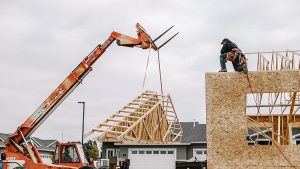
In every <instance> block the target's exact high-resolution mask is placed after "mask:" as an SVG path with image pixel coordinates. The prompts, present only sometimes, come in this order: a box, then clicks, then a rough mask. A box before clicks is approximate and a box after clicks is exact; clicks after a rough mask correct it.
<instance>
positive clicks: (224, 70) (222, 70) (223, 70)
mask: <svg viewBox="0 0 300 169" xmlns="http://www.w3.org/2000/svg"><path fill="white" fill-rule="evenodd" d="M219 72H227V69H221V70H220V71H219Z"/></svg>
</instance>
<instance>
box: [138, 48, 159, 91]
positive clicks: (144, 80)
mask: <svg viewBox="0 0 300 169" xmlns="http://www.w3.org/2000/svg"><path fill="white" fill-rule="evenodd" d="M150 51H151V48H149V53H148V57H147V63H146V68H145V74H144V79H143V87H142V92H143V91H144V88H145V83H146V79H147V72H148V66H149V60H150V59H149V58H150ZM157 61H158V71H159V83H160V92H161V95H162V96H163V94H164V93H163V83H162V75H161V66H160V57H159V50H157Z"/></svg>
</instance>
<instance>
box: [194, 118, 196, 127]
mask: <svg viewBox="0 0 300 169" xmlns="http://www.w3.org/2000/svg"><path fill="white" fill-rule="evenodd" d="M193 121H194V127H195V126H196V119H193Z"/></svg>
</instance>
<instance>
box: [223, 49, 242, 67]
mask: <svg viewBox="0 0 300 169" xmlns="http://www.w3.org/2000/svg"><path fill="white" fill-rule="evenodd" d="M239 60H240V59H239V57H236V58H235V60H234V61H232V66H233V69H234V70H235V71H237V72H240V71H242V68H241V67H240V65H239V64H240V61H239ZM226 62H227V53H224V54H221V55H220V64H221V68H222V69H226V64H225V63H226Z"/></svg>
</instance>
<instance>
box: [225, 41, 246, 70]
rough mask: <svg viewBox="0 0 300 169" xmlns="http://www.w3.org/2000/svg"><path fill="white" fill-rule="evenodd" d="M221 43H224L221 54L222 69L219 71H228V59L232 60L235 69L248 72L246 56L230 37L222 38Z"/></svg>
mask: <svg viewBox="0 0 300 169" xmlns="http://www.w3.org/2000/svg"><path fill="white" fill-rule="evenodd" d="M221 44H222V45H223V47H222V49H221V52H220V53H221V55H220V64H221V70H220V71H219V72H227V69H226V62H227V60H229V61H231V62H232V66H233V68H234V70H235V71H237V72H242V71H244V72H245V73H246V72H248V70H247V66H246V57H245V55H244V54H243V53H242V51H241V50H240V49H239V48H238V46H237V45H236V44H235V43H233V42H231V41H230V40H229V39H227V38H225V39H223V40H222V42H221Z"/></svg>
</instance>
